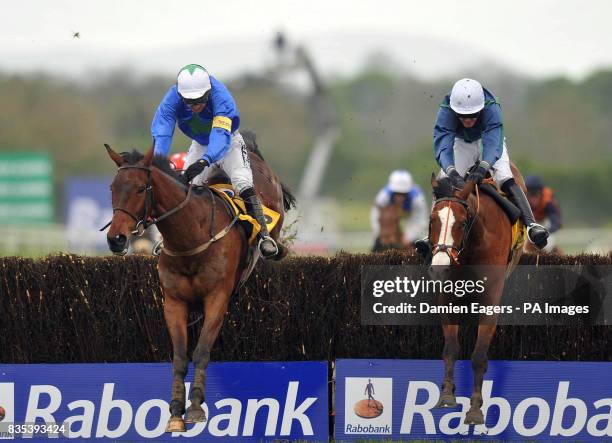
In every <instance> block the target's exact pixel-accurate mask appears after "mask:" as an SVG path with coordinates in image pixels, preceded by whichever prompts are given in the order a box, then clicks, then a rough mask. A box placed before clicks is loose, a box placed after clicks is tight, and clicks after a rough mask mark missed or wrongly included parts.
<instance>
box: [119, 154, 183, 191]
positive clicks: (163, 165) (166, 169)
mask: <svg viewBox="0 0 612 443" xmlns="http://www.w3.org/2000/svg"><path fill="white" fill-rule="evenodd" d="M121 157H123V159H124V160H125V161H126V162H127V163H128V164H130V165H135V164H136V163H138V162H139V161H140V160H142V159H143V157H144V155H143V154H141V153H140V152H138V151H136V150H135V149H134V150H132V152H122V153H121ZM153 166H155V167H156V168H157V169H159V170H160V171H162V172H163V173H164V174H166V175H169V176H170V177H172V178H173V179H175V180H177V181H179V182H180V183H182V182H181V181H180V176H181V173H180V171H177V170H175V169H172V166H170V160H168V158H166V157H164V156H163V155H156V156H154V157H153Z"/></svg>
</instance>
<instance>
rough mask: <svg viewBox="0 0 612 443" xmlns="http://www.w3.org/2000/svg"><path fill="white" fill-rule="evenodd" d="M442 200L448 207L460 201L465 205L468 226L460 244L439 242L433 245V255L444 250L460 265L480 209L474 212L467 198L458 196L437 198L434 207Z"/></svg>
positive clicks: (454, 262)
mask: <svg viewBox="0 0 612 443" xmlns="http://www.w3.org/2000/svg"><path fill="white" fill-rule="evenodd" d="M442 202H448V208H450V205H451V203H453V202H454V203H459V204H460V205H461V206H463V208H464V209H465V211H466V213H467V226H466V228H465V229H464V230H463V237H461V243H460V244H459V246H455V245H447V244H446V243H437V244H435V245H433V249H432V251H431V256H432V257H433V256H434V255H436V254H437V253H438V252H444V253H446V255H448V257H449V258H450V260H451V263H453V264H455V265H458V264H459V255H461V253H462V252H463V250H464V248H465V246H466V243H467V240H468V238H469V236H470V232H471V231H472V227H473V226H474V222H475V221H476V218H477V216H478V210H476V213H475V214H473V213H472V211H471V210H470V206H469V205H468V202H467V200H461V199H460V198H457V197H441V198H439V199H436V200H435V201H434V207H436V205H437V204H438V203H442ZM429 231H430V232H431V222H430V228H429ZM430 235H431V234H430Z"/></svg>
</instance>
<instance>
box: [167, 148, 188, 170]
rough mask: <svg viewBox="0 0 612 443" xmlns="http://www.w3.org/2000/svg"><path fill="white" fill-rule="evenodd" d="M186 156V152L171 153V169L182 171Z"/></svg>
mask: <svg viewBox="0 0 612 443" xmlns="http://www.w3.org/2000/svg"><path fill="white" fill-rule="evenodd" d="M186 158H187V153H186V152H177V153H176V154H172V155H171V156H170V166H172V168H173V169H176V170H178V171H182V170H183V169H185V160H186Z"/></svg>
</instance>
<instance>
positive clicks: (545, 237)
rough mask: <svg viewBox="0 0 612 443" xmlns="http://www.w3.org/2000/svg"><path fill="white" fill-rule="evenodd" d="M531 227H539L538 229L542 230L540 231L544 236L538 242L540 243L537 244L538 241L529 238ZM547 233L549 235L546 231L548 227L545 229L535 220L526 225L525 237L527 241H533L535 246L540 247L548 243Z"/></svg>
mask: <svg viewBox="0 0 612 443" xmlns="http://www.w3.org/2000/svg"><path fill="white" fill-rule="evenodd" d="M533 228H540V229H541V230H542V231H543V232H542V235H543V236H544V238H543V241H541V242H539V243H541V244H538V243H536V242H535V241H533V240H532V239H531V235H530V233H531V230H532V229H533ZM549 235H550V234H549V232H548V229H546V228H545V227H544V226H542V225H541V224H539V223H535V222H533V223H530V224H529V226H527V238H528V239H529V241H530V242H531V243H533V244H534V245H536V246H537V247H538V248H540V249H542V248H544V247H545V246H546V244H547V243H548V236H549Z"/></svg>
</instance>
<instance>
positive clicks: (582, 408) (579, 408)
mask: <svg viewBox="0 0 612 443" xmlns="http://www.w3.org/2000/svg"><path fill="white" fill-rule="evenodd" d="M443 365H444V364H443V362H442V361H441V360H338V361H337V362H336V422H335V437H336V439H337V440H359V439H363V438H364V437H366V436H367V438H368V439H385V440H391V439H403V440H411V439H433V440H463V439H467V440H494V441H500V440H503V441H505V440H511V441H517V440H528V441H568V440H571V441H597V442H600V441H607V440H610V438H611V437H612V363H603V362H602V363H599V362H526V361H490V362H489V369H488V371H487V373H486V375H485V381H484V384H483V391H482V393H483V399H484V403H483V406H482V412H483V413H484V415H485V424H484V425H479V426H468V425H464V424H463V419H464V417H465V413H466V412H467V410H468V409H469V407H470V395H471V389H472V385H473V380H472V377H473V375H472V367H471V366H472V365H471V362H470V361H458V362H457V364H456V369H455V384H456V386H457V391H456V395H457V403H458V404H459V406H458V407H456V408H443V409H440V408H436V407H435V406H436V403H437V402H438V399H439V396H440V383H441V381H442V378H443V369H444V367H443Z"/></svg>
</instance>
